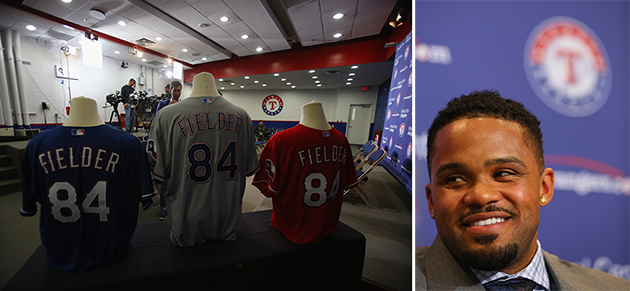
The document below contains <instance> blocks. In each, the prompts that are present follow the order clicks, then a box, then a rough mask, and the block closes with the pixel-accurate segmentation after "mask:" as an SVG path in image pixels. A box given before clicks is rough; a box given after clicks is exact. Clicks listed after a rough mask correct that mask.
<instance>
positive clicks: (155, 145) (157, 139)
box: [147, 114, 170, 182]
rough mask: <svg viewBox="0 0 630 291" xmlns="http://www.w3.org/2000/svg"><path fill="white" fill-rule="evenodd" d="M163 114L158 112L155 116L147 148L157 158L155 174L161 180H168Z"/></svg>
mask: <svg viewBox="0 0 630 291" xmlns="http://www.w3.org/2000/svg"><path fill="white" fill-rule="evenodd" d="M161 116H163V115H162V114H157V115H156V116H155V117H154V118H153V122H152V123H153V125H152V126H151V130H150V131H149V140H148V146H147V148H149V149H151V156H152V157H153V159H155V167H154V168H153V175H154V176H155V178H156V179H158V180H159V181H162V182H164V181H166V179H167V178H168V173H167V169H168V163H169V161H170V160H169V159H167V158H166V154H167V151H166V140H165V139H164V133H163V131H164V130H165V129H164V128H161V127H162V126H163V125H162V124H160V121H161V118H160V117H161Z"/></svg>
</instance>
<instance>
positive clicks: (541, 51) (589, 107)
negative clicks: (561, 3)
mask: <svg viewBox="0 0 630 291" xmlns="http://www.w3.org/2000/svg"><path fill="white" fill-rule="evenodd" d="M524 66H525V74H526V75H527V79H528V80H529V84H530V86H531V87H532V89H533V90H534V92H535V93H536V95H538V98H540V99H541V100H542V101H543V103H545V104H546V105H547V106H549V107H550V108H551V109H553V110H555V111H556V112H558V113H560V114H563V115H567V116H572V117H584V116H589V115H591V114H593V113H595V112H597V111H598V110H599V109H600V108H602V106H604V104H605V103H606V100H607V99H608V96H609V94H610V90H611V87H612V69H611V63H610V59H609V58H608V53H607V52H606V48H605V47H604V45H603V43H602V42H601V40H600V39H599V37H597V35H596V34H595V32H593V31H592V30H591V29H590V28H589V27H588V26H586V24H584V23H582V22H580V21H578V20H576V19H573V18H570V17H560V16H558V17H552V18H549V19H547V20H545V21H543V22H541V23H540V24H538V26H536V28H534V30H533V31H532V32H531V33H530V35H529V38H528V39H527V43H526V45H525V52H524Z"/></svg>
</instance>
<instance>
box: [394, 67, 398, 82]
mask: <svg viewBox="0 0 630 291" xmlns="http://www.w3.org/2000/svg"><path fill="white" fill-rule="evenodd" d="M396 76H398V69H396V70H395V71H394V80H396Z"/></svg>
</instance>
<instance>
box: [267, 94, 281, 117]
mask: <svg viewBox="0 0 630 291" xmlns="http://www.w3.org/2000/svg"><path fill="white" fill-rule="evenodd" d="M283 106H284V103H282V98H280V96H278V95H269V96H267V97H265V99H264V100H263V102H262V110H263V111H264V112H265V113H266V114H267V115H277V114H278V113H280V111H282V107H283Z"/></svg>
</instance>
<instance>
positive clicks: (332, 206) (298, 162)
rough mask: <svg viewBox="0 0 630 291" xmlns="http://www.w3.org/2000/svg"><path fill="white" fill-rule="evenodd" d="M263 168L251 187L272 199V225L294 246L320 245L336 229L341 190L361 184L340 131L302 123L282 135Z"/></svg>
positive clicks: (261, 163) (267, 151) (266, 155)
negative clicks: (305, 244) (313, 243)
mask: <svg viewBox="0 0 630 291" xmlns="http://www.w3.org/2000/svg"><path fill="white" fill-rule="evenodd" d="M259 166H260V168H261V169H260V171H258V173H257V174H256V176H255V177H254V181H253V182H252V184H253V185H254V186H256V187H257V188H258V189H260V191H261V192H262V193H263V194H264V195H265V196H267V197H273V213H272V215H271V226H273V227H274V228H275V229H277V230H278V231H280V232H281V233H282V234H284V236H286V237H287V238H288V239H289V240H291V241H292V242H295V243H310V242H319V241H321V240H322V239H324V238H325V237H326V236H328V235H329V234H331V233H332V232H334V231H335V229H337V224H338V222H339V215H340V213H341V204H342V202H343V191H344V190H346V189H349V188H352V187H354V186H356V184H357V175H356V172H355V169H354V163H353V160H352V152H351V150H350V145H349V144H348V140H347V139H346V137H345V136H344V135H343V134H342V133H341V132H339V131H338V130H336V129H334V128H332V129H331V130H317V129H313V128H310V127H306V126H304V125H301V124H298V125H297V126H295V127H293V128H290V129H287V130H284V131H281V132H278V133H276V134H275V135H273V136H272V137H271V139H270V140H269V142H267V145H266V146H265V149H264V150H263V152H262V154H261V156H260V161H259Z"/></svg>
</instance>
